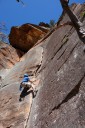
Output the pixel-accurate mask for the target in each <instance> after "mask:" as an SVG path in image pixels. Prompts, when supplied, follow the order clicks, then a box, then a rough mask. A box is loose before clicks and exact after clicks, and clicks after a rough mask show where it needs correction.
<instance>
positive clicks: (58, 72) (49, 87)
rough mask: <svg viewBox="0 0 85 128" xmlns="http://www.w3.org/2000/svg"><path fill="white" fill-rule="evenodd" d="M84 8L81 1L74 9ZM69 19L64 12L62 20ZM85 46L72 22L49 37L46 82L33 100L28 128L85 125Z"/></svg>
mask: <svg viewBox="0 0 85 128" xmlns="http://www.w3.org/2000/svg"><path fill="white" fill-rule="evenodd" d="M84 6H85V5H84ZM83 9H84V7H83ZM83 9H82V6H81V5H77V6H75V9H74V12H75V13H76V14H78V15H79V14H80V12H81V10H83ZM80 15H81V14H80ZM68 20H69V18H68V17H67V15H64V17H63V18H62V21H60V23H62V22H67V21H68ZM84 22H85V21H84ZM84 24H85V23H84ZM84 27H85V25H84ZM46 43H47V45H46V47H45V44H46ZM83 48H84V44H83V43H82V42H81V41H80V39H79V38H78V35H77V33H76V31H75V29H74V28H73V27H70V26H66V27H62V28H60V29H58V30H57V31H55V32H54V33H53V34H52V35H51V37H49V39H48V40H46V41H45V43H44V54H43V60H42V66H41V69H40V70H39V73H41V74H42V80H41V82H40V84H41V85H42V86H41V88H40V90H39V91H38V92H39V93H38V94H37V96H36V98H35V100H34V102H33V104H32V108H31V113H30V118H29V121H28V125H27V128H84V127H85V52H84V50H83Z"/></svg>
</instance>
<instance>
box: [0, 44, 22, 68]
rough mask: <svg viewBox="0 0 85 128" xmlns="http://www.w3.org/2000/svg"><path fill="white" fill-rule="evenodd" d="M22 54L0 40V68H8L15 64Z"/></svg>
mask: <svg viewBox="0 0 85 128" xmlns="http://www.w3.org/2000/svg"><path fill="white" fill-rule="evenodd" d="M22 55H23V53H22V52H20V51H19V50H16V49H15V48H13V47H12V46H11V45H10V46H9V45H8V44H6V43H3V42H0V70H1V69H8V68H11V67H12V66H14V65H15V63H16V62H18V61H19V60H20V57H21V56H22Z"/></svg>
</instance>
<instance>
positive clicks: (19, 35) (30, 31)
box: [9, 24, 49, 52]
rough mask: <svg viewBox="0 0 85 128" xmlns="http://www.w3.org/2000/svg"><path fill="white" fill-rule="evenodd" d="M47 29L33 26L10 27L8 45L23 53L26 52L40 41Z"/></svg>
mask: <svg viewBox="0 0 85 128" xmlns="http://www.w3.org/2000/svg"><path fill="white" fill-rule="evenodd" d="M48 30H49V28H46V27H40V26H38V25H34V24H24V25H22V26H20V27H12V28H11V32H10V34H9V41H10V44H11V45H12V46H13V47H15V48H18V49H20V50H22V51H24V52H27V51H28V50H29V49H30V48H32V47H33V45H34V44H35V43H36V42H37V41H38V40H39V39H41V38H42V37H43V36H44V35H45V34H46V33H47V32H48Z"/></svg>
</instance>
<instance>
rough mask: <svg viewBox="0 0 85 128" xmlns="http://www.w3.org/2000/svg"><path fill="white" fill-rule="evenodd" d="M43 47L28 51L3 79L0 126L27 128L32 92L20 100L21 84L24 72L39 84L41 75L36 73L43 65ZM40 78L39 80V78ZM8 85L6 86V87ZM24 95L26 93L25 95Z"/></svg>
mask: <svg viewBox="0 0 85 128" xmlns="http://www.w3.org/2000/svg"><path fill="white" fill-rule="evenodd" d="M42 53H43V48H42V47H41V46H37V47H36V48H33V49H31V50H30V52H28V53H27V54H26V55H25V56H24V59H23V60H21V62H19V63H17V64H16V65H15V66H14V67H13V68H11V69H10V71H9V72H8V74H7V75H5V77H4V78H3V79H2V81H1V82H2V83H1V90H0V103H1V104H0V128H1V127H2V128H10V127H11V128H26V125H27V121H28V118H29V114H30V109H31V104H32V93H31V92H30V91H29V92H28V94H26V97H25V99H24V100H23V101H22V102H19V96H20V93H21V92H19V85H20V82H21V79H22V77H23V74H24V73H28V74H29V76H30V79H31V80H33V81H34V83H35V85H34V86H36V85H38V83H39V82H38V81H39V77H40V76H39V75H38V76H36V73H37V71H38V69H39V67H40V65H41V61H42ZM37 79H38V80H37ZM5 86H6V87H5ZM23 97H24V95H23Z"/></svg>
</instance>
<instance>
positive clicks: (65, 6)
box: [60, 0, 85, 43]
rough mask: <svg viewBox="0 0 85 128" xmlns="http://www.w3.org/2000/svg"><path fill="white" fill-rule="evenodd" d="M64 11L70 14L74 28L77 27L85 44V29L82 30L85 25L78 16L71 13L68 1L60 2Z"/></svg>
mask: <svg viewBox="0 0 85 128" xmlns="http://www.w3.org/2000/svg"><path fill="white" fill-rule="evenodd" d="M60 2H61V5H62V8H63V10H64V11H65V12H66V13H67V14H68V16H69V18H70V19H71V22H72V23H73V26H74V27H75V29H76V31H77V33H78V36H79V38H80V39H81V41H82V42H83V43H85V29H83V28H82V26H83V24H82V23H81V22H80V20H79V19H78V18H77V16H76V15H75V14H74V13H73V12H72V11H71V9H70V8H69V6H68V2H69V1H68V0H60Z"/></svg>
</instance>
